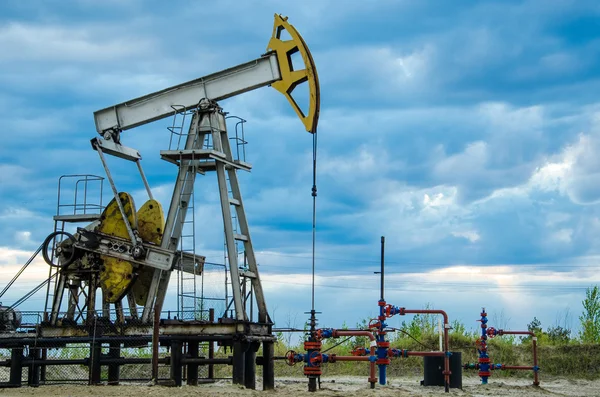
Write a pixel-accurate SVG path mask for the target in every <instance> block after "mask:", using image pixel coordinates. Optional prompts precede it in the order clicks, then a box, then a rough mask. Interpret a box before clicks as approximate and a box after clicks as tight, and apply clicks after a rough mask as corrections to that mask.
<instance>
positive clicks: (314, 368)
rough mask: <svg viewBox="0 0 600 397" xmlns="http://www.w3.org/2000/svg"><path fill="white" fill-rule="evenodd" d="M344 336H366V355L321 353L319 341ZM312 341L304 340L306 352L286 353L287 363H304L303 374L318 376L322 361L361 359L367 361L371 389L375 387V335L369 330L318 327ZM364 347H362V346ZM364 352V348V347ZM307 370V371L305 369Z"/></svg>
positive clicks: (291, 351)
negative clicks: (367, 342) (367, 343)
mask: <svg viewBox="0 0 600 397" xmlns="http://www.w3.org/2000/svg"><path fill="white" fill-rule="evenodd" d="M344 336H366V337H368V338H369V339H370V341H371V343H370V348H369V355H368V357H363V356H359V355H352V356H338V355H336V354H326V353H321V347H322V345H321V341H322V340H323V339H327V338H339V337H344ZM311 339H312V341H307V342H304V350H306V353H304V354H302V353H296V352H295V351H293V350H290V351H288V352H287V353H286V355H285V357H286V360H287V364H288V365H295V364H296V363H299V362H303V363H304V364H305V365H304V374H305V375H309V376H310V375H312V376H320V375H321V373H322V371H321V364H323V363H331V364H333V363H335V362H338V361H357V362H358V361H362V362H369V379H368V381H369V383H370V386H371V389H374V388H375V383H377V377H376V376H375V362H376V361H377V356H376V352H375V346H376V342H375V336H373V333H372V332H371V331H365V330H358V331H354V330H353V331H351V330H337V329H318V330H316V331H315V332H314V333H313V335H311ZM363 349H364V348H363ZM364 351H365V353H366V349H364ZM307 370H308V371H307Z"/></svg>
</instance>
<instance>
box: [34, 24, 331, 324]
mask: <svg viewBox="0 0 600 397" xmlns="http://www.w3.org/2000/svg"><path fill="white" fill-rule="evenodd" d="M284 30H285V31H287V32H288V33H289V35H290V36H291V40H282V38H281V34H282V32H283V31H284ZM267 51H268V52H267V53H265V54H264V55H262V56H261V57H259V58H257V59H254V60H252V61H250V62H247V63H243V64H241V65H238V66H234V67H232V68H229V69H226V70H223V71H220V72H217V73H214V74H211V75H208V76H205V77H201V78H199V79H196V80H192V81H189V82H186V83H183V84H179V85H176V86H173V87H170V88H166V89H164V90H161V91H158V92H154V93H151V94H148V95H145V96H142V97H139V98H135V99H132V100H129V101H126V102H123V103H120V104H117V105H114V106H110V107H107V108H105V109H102V110H98V111H96V112H95V113H94V119H95V125H96V130H97V132H98V134H99V135H100V137H97V138H94V139H92V140H91V143H92V147H93V149H94V150H96V151H97V152H98V154H99V156H100V159H101V161H102V164H103V166H104V169H105V171H106V175H107V178H108V180H109V182H110V185H111V188H112V191H113V194H114V198H113V200H112V201H111V202H110V203H109V204H108V205H107V206H106V208H105V209H104V211H103V213H102V214H101V215H100V217H99V218H98V219H97V220H95V221H94V222H93V223H91V224H89V225H88V226H86V227H84V228H78V229H77V233H75V234H73V235H71V234H69V233H66V232H57V233H53V234H52V235H50V236H48V238H47V239H46V242H45V250H44V252H46V251H47V250H48V249H52V244H54V246H55V249H54V253H55V257H56V258H55V259H54V261H53V260H52V259H50V260H47V261H48V262H49V264H50V265H51V266H53V267H54V268H56V269H57V270H56V271H57V273H58V274H57V276H58V277H57V282H56V287H55V293H54V297H53V304H52V312H51V317H50V323H51V325H56V324H57V322H58V321H59V312H60V307H61V301H62V298H63V291H64V290H65V289H66V290H68V291H69V294H70V296H69V309H68V311H67V313H72V312H73V311H74V310H75V307H79V306H78V296H79V295H80V294H79V293H78V291H77V289H78V288H85V287H84V285H86V284H87V289H88V291H87V292H86V293H85V296H86V302H84V303H85V306H86V307H87V318H88V319H89V318H91V316H93V315H94V312H95V307H94V300H95V298H93V297H94V296H95V290H96V289H97V288H101V290H102V292H103V305H104V306H107V305H109V304H114V306H115V310H116V311H117V319H119V318H122V314H121V315H119V312H121V313H122V310H123V303H122V300H123V299H127V300H128V305H129V308H130V310H131V314H132V316H134V315H136V313H137V306H138V305H139V306H142V314H141V317H140V318H139V320H141V323H148V322H149V321H151V313H152V310H155V311H159V312H160V310H161V308H162V306H163V303H164V299H165V294H166V291H167V288H168V284H169V278H170V274H171V272H172V271H173V270H174V269H181V270H183V271H185V272H189V273H192V274H199V273H200V272H201V271H202V266H203V263H204V259H205V258H204V257H202V256H200V255H190V254H188V253H185V252H182V251H180V250H178V249H177V247H178V244H179V242H180V239H181V233H182V223H183V222H184V221H185V219H186V213H187V210H188V200H189V198H190V196H191V195H192V194H193V189H194V181H195V178H196V175H197V174H205V173H206V172H209V171H216V173H217V179H218V185H219V193H220V199H221V209H222V213H223V222H224V226H225V238H226V247H227V257H228V260H229V263H228V265H229V271H230V275H231V280H232V295H233V304H234V309H235V318H236V319H237V320H239V321H244V320H246V321H247V320H248V315H247V314H246V309H245V305H244V296H243V295H242V292H241V288H240V277H241V276H243V277H246V278H249V279H251V284H252V288H253V290H254V292H255V298H256V303H257V307H258V320H259V322H260V323H270V319H269V315H268V312H267V306H266V302H265V299H264V295H263V291H262V286H261V283H260V278H259V273H258V268H257V265H256V258H255V255H254V250H253V246H252V240H251V238H250V232H249V228H248V223H247V220H246V215H245V212H244V206H243V202H242V196H241V192H240V189H239V185H238V179H237V170H244V171H249V170H250V168H251V166H250V165H249V164H247V163H245V162H243V161H239V160H236V159H234V158H233V156H232V151H231V147H230V144H229V139H228V135H227V130H226V125H225V119H224V113H223V110H222V109H221V108H220V107H219V105H218V101H220V100H223V99H226V98H230V97H233V96H235V95H239V94H242V93H244V92H248V91H251V90H254V89H257V88H259V87H263V86H267V85H271V86H272V87H273V88H275V89H276V90H278V91H279V92H281V93H282V94H283V95H284V96H285V97H286V98H287V100H288V101H289V103H290V104H291V105H292V107H293V109H294V110H295V112H296V113H297V115H298V117H299V118H300V119H301V121H302V123H303V124H304V127H305V128H306V130H307V131H308V132H309V133H311V134H314V133H315V132H316V129H317V123H318V118H319V108H320V104H319V81H318V77H317V71H316V68H315V64H314V61H313V58H312V56H311V53H310V51H309V49H308V47H307V46H306V44H305V42H304V40H303V39H302V37H301V36H300V34H299V33H298V32H297V31H296V29H295V28H294V27H293V26H292V25H290V24H289V23H288V22H287V17H282V16H281V15H277V14H276V15H275V23H274V27H273V34H272V37H271V39H270V41H269V44H268V47H267ZM296 52H299V53H300V55H301V56H302V59H303V61H304V69H301V70H294V68H293V65H292V61H291V55H292V54H294V53H296ZM302 83H306V84H308V87H309V108H308V113H307V114H304V112H303V111H302V110H301V109H300V107H299V106H298V104H297V103H296V101H295V100H294V98H293V97H292V91H293V90H294V88H295V87H296V86H298V85H299V84H302ZM190 111H192V112H193V116H192V119H191V122H190V125H189V131H188V133H187V135H186V136H185V138H184V139H185V144H184V146H182V147H177V148H175V149H174V150H173V149H171V150H162V151H161V152H160V155H161V157H162V158H163V159H164V160H166V161H169V162H171V163H173V164H175V165H177V166H178V176H177V180H176V182H175V186H174V189H173V195H172V199H171V202H170V206H169V209H168V212H167V216H166V221H165V220H164V219H163V212H162V208H161V205H160V203H159V202H158V201H156V200H154V199H153V196H152V192H151V190H150V188H149V185H148V182H147V180H146V178H145V175H144V173H143V171H142V167H141V163H140V160H141V156H140V154H139V152H138V151H137V150H135V149H133V148H130V147H127V146H125V145H124V144H123V142H122V141H123V138H124V135H125V134H123V132H124V131H126V130H129V129H133V128H135V127H138V126H141V125H144V124H147V123H150V122H153V121H156V120H160V119H163V118H165V117H168V116H172V115H174V114H176V113H181V112H190ZM207 140H212V147H209V148H207V147H206V145H205V142H206V141H207ZM105 155H112V156H116V157H119V158H121V159H125V160H129V161H132V162H135V163H136V165H137V166H138V169H139V171H140V175H141V178H142V180H143V182H144V185H145V186H146V189H147V192H148V196H149V200H148V201H147V202H146V203H145V204H144V205H143V206H142V207H141V208H140V209H139V211H136V208H135V205H134V202H133V199H132V197H131V195H129V194H128V193H125V192H119V191H118V190H117V188H116V186H115V183H114V180H113V178H112V176H111V173H110V170H109V167H108V164H107V162H106V158H105ZM228 182H229V183H228ZM228 191H231V193H232V194H231V195H230V194H228ZM232 207H233V209H234V211H235V215H236V216H234V218H237V220H238V221H239V230H240V233H238V234H236V233H234V230H233V228H232ZM59 235H61V236H59ZM59 237H61V240H62V242H60V243H59V242H58V238H59ZM55 240H56V241H57V242H56V243H54V241H55ZM236 241H241V242H243V245H244V250H245V253H246V257H247V262H248V263H247V264H248V266H247V268H248V270H247V271H245V272H244V274H240V273H241V272H240V271H239V269H238V267H239V266H238V265H239V264H238V263H237V258H238V255H237V253H236V252H235V244H236ZM46 259H48V258H46ZM90 270H91V271H92V274H93V275H95V277H92V278H91V279H90V278H88V276H87V275H86V278H85V279H84V277H83V276H82V273H83V271H87V273H89V271H90ZM71 316H72V315H71Z"/></svg>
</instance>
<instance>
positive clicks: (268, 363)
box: [263, 342, 275, 390]
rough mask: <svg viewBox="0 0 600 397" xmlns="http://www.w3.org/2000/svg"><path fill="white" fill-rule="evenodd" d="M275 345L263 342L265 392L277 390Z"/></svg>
mask: <svg viewBox="0 0 600 397" xmlns="http://www.w3.org/2000/svg"><path fill="white" fill-rule="evenodd" d="M274 355H275V344H274V343H273V342H263V390H273V389H275V362H274V361H273V356H274Z"/></svg>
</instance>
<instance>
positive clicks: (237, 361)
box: [232, 341, 248, 385]
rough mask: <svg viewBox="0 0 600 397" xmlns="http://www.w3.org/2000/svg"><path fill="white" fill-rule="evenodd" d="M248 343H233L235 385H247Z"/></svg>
mask: <svg viewBox="0 0 600 397" xmlns="http://www.w3.org/2000/svg"><path fill="white" fill-rule="evenodd" d="M247 348H248V343H247V342H241V341H235V342H234V343H233V371H232V372H233V384H234V385H235V384H237V385H245V382H244V375H245V373H246V370H245V366H246V365H245V364H246V349H247Z"/></svg>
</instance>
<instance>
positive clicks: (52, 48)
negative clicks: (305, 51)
mask: <svg viewBox="0 0 600 397" xmlns="http://www.w3.org/2000/svg"><path fill="white" fill-rule="evenodd" d="M275 12H279V13H282V14H283V15H287V16H289V18H290V22H291V23H292V24H294V26H295V27H296V28H297V29H298V30H299V32H300V33H301V34H302V35H303V36H304V39H305V41H306V42H307V44H308V46H309V47H310V49H311V51H312V53H313V56H314V58H315V62H316V65H317V69H318V73H319V77H320V82H321V93H322V97H321V104H322V111H321V119H320V127H319V160H318V161H319V174H318V185H319V197H318V244H317V279H316V282H317V292H316V296H317V305H316V306H317V307H316V308H317V310H319V311H321V312H322V314H321V315H320V318H321V320H320V323H321V325H323V326H331V327H337V326H340V325H341V324H342V323H344V322H346V323H347V324H349V325H354V324H355V323H356V322H358V321H359V320H361V319H363V318H366V317H368V316H371V315H374V314H375V312H376V309H377V307H376V301H377V299H378V297H379V291H378V285H379V284H378V279H377V276H376V275H374V274H373V271H374V270H377V268H378V263H379V239H380V236H382V235H385V236H386V239H387V247H386V253H387V256H386V262H387V271H388V275H387V287H388V292H387V298H388V301H389V302H390V303H393V304H395V305H398V306H405V307H407V308H422V307H424V306H425V305H427V304H429V305H431V306H433V307H436V308H440V309H444V310H446V311H447V312H448V313H449V315H450V318H451V319H459V320H461V321H463V322H465V323H466V324H467V326H468V327H469V326H473V327H475V326H476V323H475V320H476V318H477V316H478V313H479V311H480V308H481V306H486V308H488V312H489V313H490V315H491V316H492V319H494V317H493V316H494V315H496V316H497V317H496V319H497V320H498V322H500V323H501V324H492V325H493V326H496V327H497V328H498V327H501V326H505V327H510V328H514V329H516V328H524V327H525V326H526V324H527V323H528V322H529V321H531V319H533V317H534V316H537V317H538V318H539V319H541V321H542V325H543V326H544V327H548V326H551V325H554V324H555V323H556V322H557V321H559V322H560V325H565V321H564V320H565V318H566V320H567V321H566V325H567V326H572V327H574V328H576V327H577V324H578V321H577V316H578V315H579V313H580V311H581V300H582V299H583V298H584V295H585V288H586V287H588V286H590V285H593V284H598V283H600V276H599V275H598V269H599V268H600V243H598V242H597V238H596V236H597V235H598V233H599V232H600V205H599V202H600V163H599V160H598V159H597V157H596V153H597V152H598V149H600V102H599V100H598V97H597V93H598V92H600V56H599V55H598V54H600V25H599V22H598V21H599V20H600V19H599V17H600V4H599V3H598V2H596V1H577V2H573V1H566V0H565V1H561V0H553V1H547V0H545V1H543V0H538V1H460V2H447V1H392V0H382V1H378V2H369V1H360V2H359V1H350V0H348V1H333V0H331V1H325V0H321V1H304V2H278V1H274V0H264V1H245V2H241V1H237V2H236V1H219V2H206V1H189V2H184V1H179V2H172V3H169V4H167V3H166V2H159V1H144V2H142V1H141V0H131V1H115V0H112V1H103V2H97V1H91V0H74V1H69V2H66V1H33V0H32V1H16V0H15V1H10V0H9V1H4V2H2V4H1V5H0V53H1V54H2V55H1V56H0V105H1V106H0V126H2V131H3V132H2V137H3V143H2V145H1V146H0V189H1V196H0V200H1V202H0V228H1V229H2V230H3V233H2V234H1V235H0V280H2V282H1V284H4V282H5V281H6V280H7V279H8V278H10V277H11V276H12V274H14V272H16V270H17V269H18V267H19V266H20V264H21V263H23V262H24V260H26V259H27V257H28V256H29V253H30V252H32V251H33V250H35V248H36V247H37V246H38V245H39V243H40V242H41V241H42V240H43V239H44V237H45V236H46V235H47V234H49V233H50V232H51V231H52V227H53V223H52V220H51V217H52V215H53V214H54V213H55V210H56V184H57V179H58V177H59V176H60V175H62V174H70V173H93V174H99V175H102V174H103V171H102V168H101V165H100V162H99V159H98V157H97V155H96V153H94V152H93V151H92V150H91V148H90V145H89V139H91V138H93V137H94V136H95V128H94V121H93V115H92V113H93V112H94V111H95V110H98V109H101V108H104V107H107V106H110V105H112V104H116V103H119V102H122V101H125V100H128V99H131V98H134V97H137V96H140V95H144V94H146V93H149V92H152V91H155V90H159V89H162V88H165V87H168V86H171V85H174V84H178V83H180V82H184V81H187V80H191V79H194V78H197V77H200V76H203V75H206V74H209V73H212V72H215V71H218V70H221V69H224V68H227V67H230V66H234V65H237V64H239V63H242V62H245V61H248V60H251V59H254V58H256V57H258V56H260V55H261V54H262V53H263V52H264V50H265V48H266V44H267V43H268V40H269V37H270V35H271V29H272V20H273V14H274V13H275ZM221 105H222V106H223V107H224V108H225V110H226V111H228V112H230V114H234V115H237V116H240V117H243V118H244V119H246V120H248V123H247V124H246V134H247V137H248V139H249V141H250V143H249V145H248V147H247V153H248V157H247V160H248V161H249V162H251V163H252V164H253V166H254V168H253V170H252V173H251V174H244V175H242V176H241V181H242V185H243V186H242V189H243V195H244V199H245V203H246V211H247V214H248V217H249V222H250V226H251V231H252V236H253V241H254V246H255V250H256V251H257V256H258V260H259V262H260V265H261V267H260V269H261V275H262V280H263V285H264V288H265V291H266V294H267V299H268V301H267V304H268V305H269V307H270V309H271V311H272V316H273V317H274V318H275V320H276V322H277V325H278V326H301V325H302V322H303V321H304V318H305V315H304V314H303V312H305V311H307V310H309V309H310V299H309V298H310V287H309V285H310V264H311V261H310V249H311V247H310V240H311V231H310V230H311V197H310V188H311V162H310V160H311V142H312V141H311V137H310V135H309V134H307V133H306V132H304V131H303V128H302V124H301V123H300V121H299V120H297V118H296V116H295V114H294V113H293V111H292V109H291V108H290V107H289V105H288V104H287V102H286V101H285V99H284V98H283V97H282V96H281V95H280V94H279V93H277V92H276V91H275V90H273V89H270V88H262V89H259V90H256V91H253V92H250V93H247V94H244V95H241V96H238V97H235V98H232V99H229V100H226V101H223V102H222V103H221ZM168 124H169V121H168V120H163V121H158V122H155V123H153V124H151V125H148V126H145V127H142V128H139V129H135V130H131V131H127V132H126V133H124V134H123V141H124V143H125V144H126V145H128V146H132V147H135V148H137V149H139V150H140V151H141V153H142V155H143V156H144V160H143V165H144V168H145V171H146V174H147V176H148V178H149V181H150V184H151V186H152V187H153V189H154V190H155V194H156V196H157V197H158V198H159V199H160V200H161V201H162V203H163V206H164V207H167V206H168V200H170V189H171V186H172V183H173V180H174V178H175V174H174V168H173V167H172V165H170V164H168V163H165V162H164V161H161V160H160V158H159V155H158V152H159V150H161V149H165V148H166V146H167V145H168V139H169V135H168V132H167V130H166V127H167V125H168ZM111 166H112V167H113V173H114V176H115V179H116V182H117V185H118V187H119V189H120V190H125V191H131V192H132V193H133V194H134V197H136V199H137V200H136V201H137V202H138V206H141V202H143V185H142V184H141V182H140V181H139V180H138V179H136V171H135V169H134V168H132V167H127V166H124V165H123V164H122V163H120V162H118V161H114V162H111ZM107 191H108V190H107ZM197 192H198V194H197V196H196V197H197V199H198V200H199V201H198V202H197V204H196V216H197V218H196V219H197V220H201V222H202V227H199V229H200V230H199V231H198V236H199V238H198V244H197V251H198V252H200V253H202V254H204V255H206V256H207V257H208V260H209V261H215V262H222V260H223V259H222V258H223V253H222V251H223V248H222V247H223V239H222V221H221V220H220V209H219V206H218V201H217V199H218V198H217V195H216V194H217V190H216V181H215V180H214V177H212V176H206V177H202V178H200V179H199V181H198V183H197ZM109 198H110V196H109V195H105V200H108V199H109ZM138 198H139V199H138ZM36 266H37V267H36V268H35V269H37V270H35V271H31V272H30V273H29V275H25V276H24V277H25V279H24V281H23V282H22V283H21V284H19V287H18V288H14V289H13V291H11V292H10V293H9V294H7V295H6V296H5V297H4V300H5V301H9V300H10V299H11V298H12V299H14V298H16V297H18V296H20V295H21V294H22V293H24V292H25V291H26V290H28V289H29V288H31V287H32V286H33V285H34V284H35V283H36V282H35V281H36V280H38V279H39V280H41V279H42V277H43V274H44V273H45V267H44V266H45V265H44V264H39V263H38V264H36ZM172 286H173V288H174V284H172ZM9 295H10V296H9ZM40 305H42V300H41V297H40V298H38V299H34V300H32V301H31V302H29V303H28V304H27V305H24V306H23V308H26V309H30V310H36V309H38V308H40V309H41V307H40ZM394 321H395V322H392V325H398V324H399V321H400V320H394ZM396 322H397V323H398V324H397V323H396Z"/></svg>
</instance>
